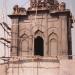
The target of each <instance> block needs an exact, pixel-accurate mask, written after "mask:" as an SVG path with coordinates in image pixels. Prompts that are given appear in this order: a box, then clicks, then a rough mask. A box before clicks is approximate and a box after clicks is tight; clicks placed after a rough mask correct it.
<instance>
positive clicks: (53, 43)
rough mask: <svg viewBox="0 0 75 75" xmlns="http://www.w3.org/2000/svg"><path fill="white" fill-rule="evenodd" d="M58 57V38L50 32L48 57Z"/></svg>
mask: <svg viewBox="0 0 75 75" xmlns="http://www.w3.org/2000/svg"><path fill="white" fill-rule="evenodd" d="M57 55H58V37H57V34H56V33H54V32H52V33H51V34H50V35H49V56H52V57H55V56H57Z"/></svg>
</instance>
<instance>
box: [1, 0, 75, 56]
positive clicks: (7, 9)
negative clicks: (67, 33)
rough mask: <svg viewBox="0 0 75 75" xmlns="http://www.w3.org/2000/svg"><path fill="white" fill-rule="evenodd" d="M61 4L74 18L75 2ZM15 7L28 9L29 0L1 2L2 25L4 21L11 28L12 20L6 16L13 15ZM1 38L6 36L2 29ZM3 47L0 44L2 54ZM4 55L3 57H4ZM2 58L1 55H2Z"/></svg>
mask: <svg viewBox="0 0 75 75" xmlns="http://www.w3.org/2000/svg"><path fill="white" fill-rule="evenodd" d="M59 2H65V3H66V8H67V9H70V10H71V12H72V14H73V17H75V8H74V7H75V0H59ZM14 5H19V6H22V7H25V8H27V7H28V6H29V0H0V23H1V22H2V21H5V22H6V23H8V25H9V26H11V20H10V19H9V18H8V17H6V15H8V14H12V11H13V6H14ZM0 30H1V32H0V37H1V36H4V35H3V30H2V29H1V27H0ZM74 45H75V24H73V28H72V47H73V55H75V46H74ZM2 47H3V45H2V44H1V43H0V48H1V50H2V51H1V52H3V54H4V51H3V49H2ZM3 54H2V55H3ZM0 56H1V54H0Z"/></svg>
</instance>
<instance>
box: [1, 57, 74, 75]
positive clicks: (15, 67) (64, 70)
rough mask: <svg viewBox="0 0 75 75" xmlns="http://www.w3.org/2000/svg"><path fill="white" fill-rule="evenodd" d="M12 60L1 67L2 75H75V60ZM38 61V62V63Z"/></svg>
mask: <svg viewBox="0 0 75 75" xmlns="http://www.w3.org/2000/svg"><path fill="white" fill-rule="evenodd" d="M22 59H23V60H21V59H20V58H18V59H15V58H14V59H11V60H10V61H9V62H8V63H7V64H1V65H0V74H1V75H74V74H75V60H68V59H65V60H63V59H62V60H59V61H58V60H57V61H56V59H53V60H51V59H49V58H43V59H42V60H39V59H38V58H32V59H31V58H27V59H25V60H24V58H22ZM37 60H38V61H37Z"/></svg>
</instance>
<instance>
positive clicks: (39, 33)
mask: <svg viewBox="0 0 75 75" xmlns="http://www.w3.org/2000/svg"><path fill="white" fill-rule="evenodd" d="M34 35H35V38H36V37H38V36H40V37H42V38H43V37H44V34H43V32H42V31H41V30H37V31H36V32H35V34H34Z"/></svg>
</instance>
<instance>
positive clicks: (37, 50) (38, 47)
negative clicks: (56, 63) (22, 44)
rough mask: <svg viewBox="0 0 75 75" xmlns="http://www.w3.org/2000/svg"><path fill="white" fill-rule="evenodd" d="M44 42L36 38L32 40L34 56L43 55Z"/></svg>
mask: <svg viewBox="0 0 75 75" xmlns="http://www.w3.org/2000/svg"><path fill="white" fill-rule="evenodd" d="M43 45H44V41H43V39H42V38H41V37H40V36H38V37H37V38H35V39H34V55H40V56H43V55H44V46H43Z"/></svg>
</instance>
